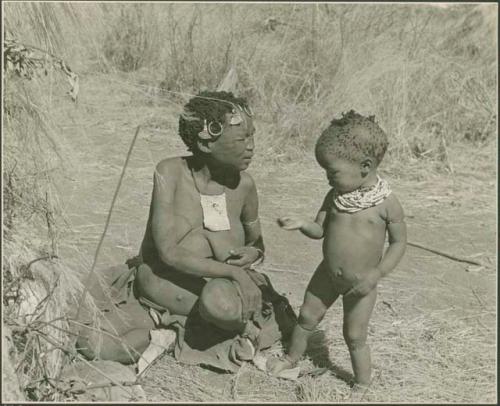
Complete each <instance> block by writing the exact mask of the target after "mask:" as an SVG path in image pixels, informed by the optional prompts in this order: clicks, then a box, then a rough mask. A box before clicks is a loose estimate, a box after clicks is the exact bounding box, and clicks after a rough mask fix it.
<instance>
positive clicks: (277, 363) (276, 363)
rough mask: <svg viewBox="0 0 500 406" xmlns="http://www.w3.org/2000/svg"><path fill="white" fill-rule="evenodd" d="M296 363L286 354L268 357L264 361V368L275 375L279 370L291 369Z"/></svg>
mask: <svg viewBox="0 0 500 406" xmlns="http://www.w3.org/2000/svg"><path fill="white" fill-rule="evenodd" d="M296 365H297V361H292V360H290V359H289V358H288V357H287V356H283V357H280V358H274V357H273V358H269V359H268V360H267V363H266V370H267V371H268V372H269V373H270V374H271V375H273V376H277V375H278V374H279V373H280V372H281V371H284V370H287V369H292V368H294V367H295V366H296Z"/></svg>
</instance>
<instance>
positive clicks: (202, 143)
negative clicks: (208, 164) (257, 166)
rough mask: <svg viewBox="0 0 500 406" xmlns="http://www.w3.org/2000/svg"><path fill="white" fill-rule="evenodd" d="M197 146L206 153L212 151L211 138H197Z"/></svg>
mask: <svg viewBox="0 0 500 406" xmlns="http://www.w3.org/2000/svg"><path fill="white" fill-rule="evenodd" d="M196 146H197V148H198V150H199V151H200V152H204V153H205V154H209V153H210V152H212V150H211V148H210V140H203V139H201V138H198V139H197V140H196Z"/></svg>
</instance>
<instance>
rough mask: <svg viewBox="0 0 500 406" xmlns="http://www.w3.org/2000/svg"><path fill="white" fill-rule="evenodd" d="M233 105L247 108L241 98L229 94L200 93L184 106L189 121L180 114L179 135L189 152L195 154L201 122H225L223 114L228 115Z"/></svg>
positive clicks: (244, 100)
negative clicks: (189, 117)
mask: <svg viewBox="0 0 500 406" xmlns="http://www.w3.org/2000/svg"><path fill="white" fill-rule="evenodd" d="M234 104H237V105H240V106H242V107H243V106H244V107H247V106H248V104H247V101H246V99H245V98H242V97H235V96H234V95H233V94H232V93H231V92H211V91H207V90H205V91H202V92H200V93H198V95H196V96H194V97H193V98H192V99H190V100H189V101H188V103H187V104H186V105H185V106H184V111H185V112H188V113H189V115H190V116H191V119H186V117H185V116H184V115H183V114H181V116H180V117H179V135H180V137H181V139H182V141H183V142H184V144H186V147H187V148H188V150H189V151H191V152H196V140H197V138H198V134H199V133H200V132H201V131H203V122H204V120H207V122H210V121H216V122H219V123H224V122H225V114H226V113H230V112H231V111H232V109H233V108H234Z"/></svg>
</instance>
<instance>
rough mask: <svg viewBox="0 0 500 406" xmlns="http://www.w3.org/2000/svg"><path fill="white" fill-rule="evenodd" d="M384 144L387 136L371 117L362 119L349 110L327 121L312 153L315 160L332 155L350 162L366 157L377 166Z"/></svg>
mask: <svg viewBox="0 0 500 406" xmlns="http://www.w3.org/2000/svg"><path fill="white" fill-rule="evenodd" d="M388 145H389V142H388V140H387V134H386V133H385V131H384V130H382V128H380V126H379V125H378V124H377V123H376V122H375V116H368V117H364V116H362V115H361V114H358V113H356V112H355V111H354V110H351V111H349V112H348V113H342V118H340V119H333V120H332V121H331V122H330V125H329V126H328V128H327V129H326V130H324V131H323V132H322V133H321V135H320V137H319V138H318V141H317V142H316V149H315V153H316V159H317V160H318V161H319V160H321V158H323V157H324V156H325V155H326V154H332V155H334V156H336V157H339V158H343V159H347V160H349V161H351V162H360V161H361V160H363V159H364V158H366V157H369V158H372V159H374V160H375V161H376V165H379V164H380V162H382V159H383V158H384V155H385V152H386V151H387V147H388Z"/></svg>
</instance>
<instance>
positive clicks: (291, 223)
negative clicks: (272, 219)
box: [277, 216, 305, 230]
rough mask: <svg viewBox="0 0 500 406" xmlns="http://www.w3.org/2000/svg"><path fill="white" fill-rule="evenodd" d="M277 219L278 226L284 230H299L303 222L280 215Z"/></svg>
mask: <svg viewBox="0 0 500 406" xmlns="http://www.w3.org/2000/svg"><path fill="white" fill-rule="evenodd" d="M277 221H278V224H279V226H280V227H281V228H284V229H285V230H300V229H301V228H302V227H304V224H305V221H304V220H302V219H300V218H297V217H289V216H283V217H280V218H279V219H278V220H277Z"/></svg>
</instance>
